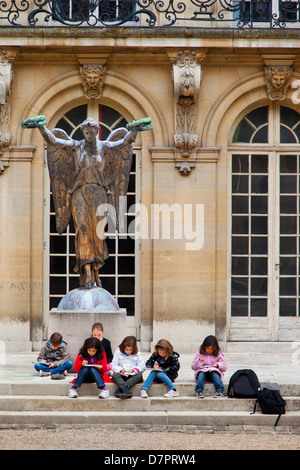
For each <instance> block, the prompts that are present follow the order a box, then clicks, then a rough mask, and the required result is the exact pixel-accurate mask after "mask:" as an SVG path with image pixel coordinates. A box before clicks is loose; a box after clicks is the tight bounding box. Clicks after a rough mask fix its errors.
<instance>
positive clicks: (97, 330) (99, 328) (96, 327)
mask: <svg viewBox="0 0 300 470" xmlns="http://www.w3.org/2000/svg"><path fill="white" fill-rule="evenodd" d="M103 332H104V328H103V325H102V323H94V324H93V326H92V336H93V337H94V338H98V339H99V340H100V341H101V343H102V346H103V347H104V351H105V354H106V359H107V370H110V367H111V361H112V358H113V353H112V350H111V344H110V341H109V340H108V339H107V338H104V336H103Z"/></svg>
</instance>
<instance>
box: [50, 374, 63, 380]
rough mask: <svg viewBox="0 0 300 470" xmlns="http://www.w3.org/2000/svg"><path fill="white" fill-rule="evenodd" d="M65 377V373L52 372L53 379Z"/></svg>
mask: <svg viewBox="0 0 300 470" xmlns="http://www.w3.org/2000/svg"><path fill="white" fill-rule="evenodd" d="M64 378H65V375H64V374H51V379H52V380H62V379H64Z"/></svg>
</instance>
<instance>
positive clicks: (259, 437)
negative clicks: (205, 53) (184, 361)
mask: <svg viewBox="0 0 300 470" xmlns="http://www.w3.org/2000/svg"><path fill="white" fill-rule="evenodd" d="M0 449H1V450H105V451H107V450H109V451H113V450H115V451H116V450H119V451H120V450H154V451H155V450H157V451H159V450H173V451H174V450H184V451H187V450H198V451H199V450H300V434H291V433H289V432H288V431H287V430H286V429H284V428H283V429H282V430H281V431H280V429H279V430H277V431H276V432H274V431H272V428H270V429H265V430H264V429H262V430H261V429H260V430H259V432H257V431H255V430H254V429H249V428H247V427H246V428H245V429H243V430H242V431H240V432H239V431H234V430H233V431H231V432H228V431H226V432H205V431H203V432H201V431H198V432H195V431H193V430H182V431H180V432H174V431H155V429H152V430H148V431H137V430H136V429H134V428H133V429H131V430H124V429H93V428H80V427H79V428H76V427H73V428H72V429H68V428H63V427H62V428H61V427H60V428H57V429H30V428H27V429H18V428H15V429H1V430H0Z"/></svg>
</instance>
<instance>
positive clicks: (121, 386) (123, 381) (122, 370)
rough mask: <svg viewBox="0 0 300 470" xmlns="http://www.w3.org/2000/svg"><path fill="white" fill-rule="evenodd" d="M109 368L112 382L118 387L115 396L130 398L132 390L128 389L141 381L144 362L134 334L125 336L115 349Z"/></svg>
mask: <svg viewBox="0 0 300 470" xmlns="http://www.w3.org/2000/svg"><path fill="white" fill-rule="evenodd" d="M111 370H112V371H113V372H114V374H113V376H112V380H113V382H115V384H117V386H118V388H117V390H116V391H115V396H116V397H118V398H131V397H132V392H131V390H129V389H130V388H131V387H133V385H135V384H137V383H139V382H142V381H143V372H144V370H145V364H144V361H143V358H142V355H141V354H140V353H139V352H138V348H137V342H136V338H135V336H126V338H124V339H123V341H122V343H121V344H120V345H119V347H118V349H117V350H116V352H115V354H114V357H113V360H112V363H111Z"/></svg>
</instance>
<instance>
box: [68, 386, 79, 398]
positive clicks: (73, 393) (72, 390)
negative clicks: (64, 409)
mask: <svg viewBox="0 0 300 470" xmlns="http://www.w3.org/2000/svg"><path fill="white" fill-rule="evenodd" d="M68 397H69V398H77V397H78V393H77V390H76V389H75V388H70V389H69V391H68Z"/></svg>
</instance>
